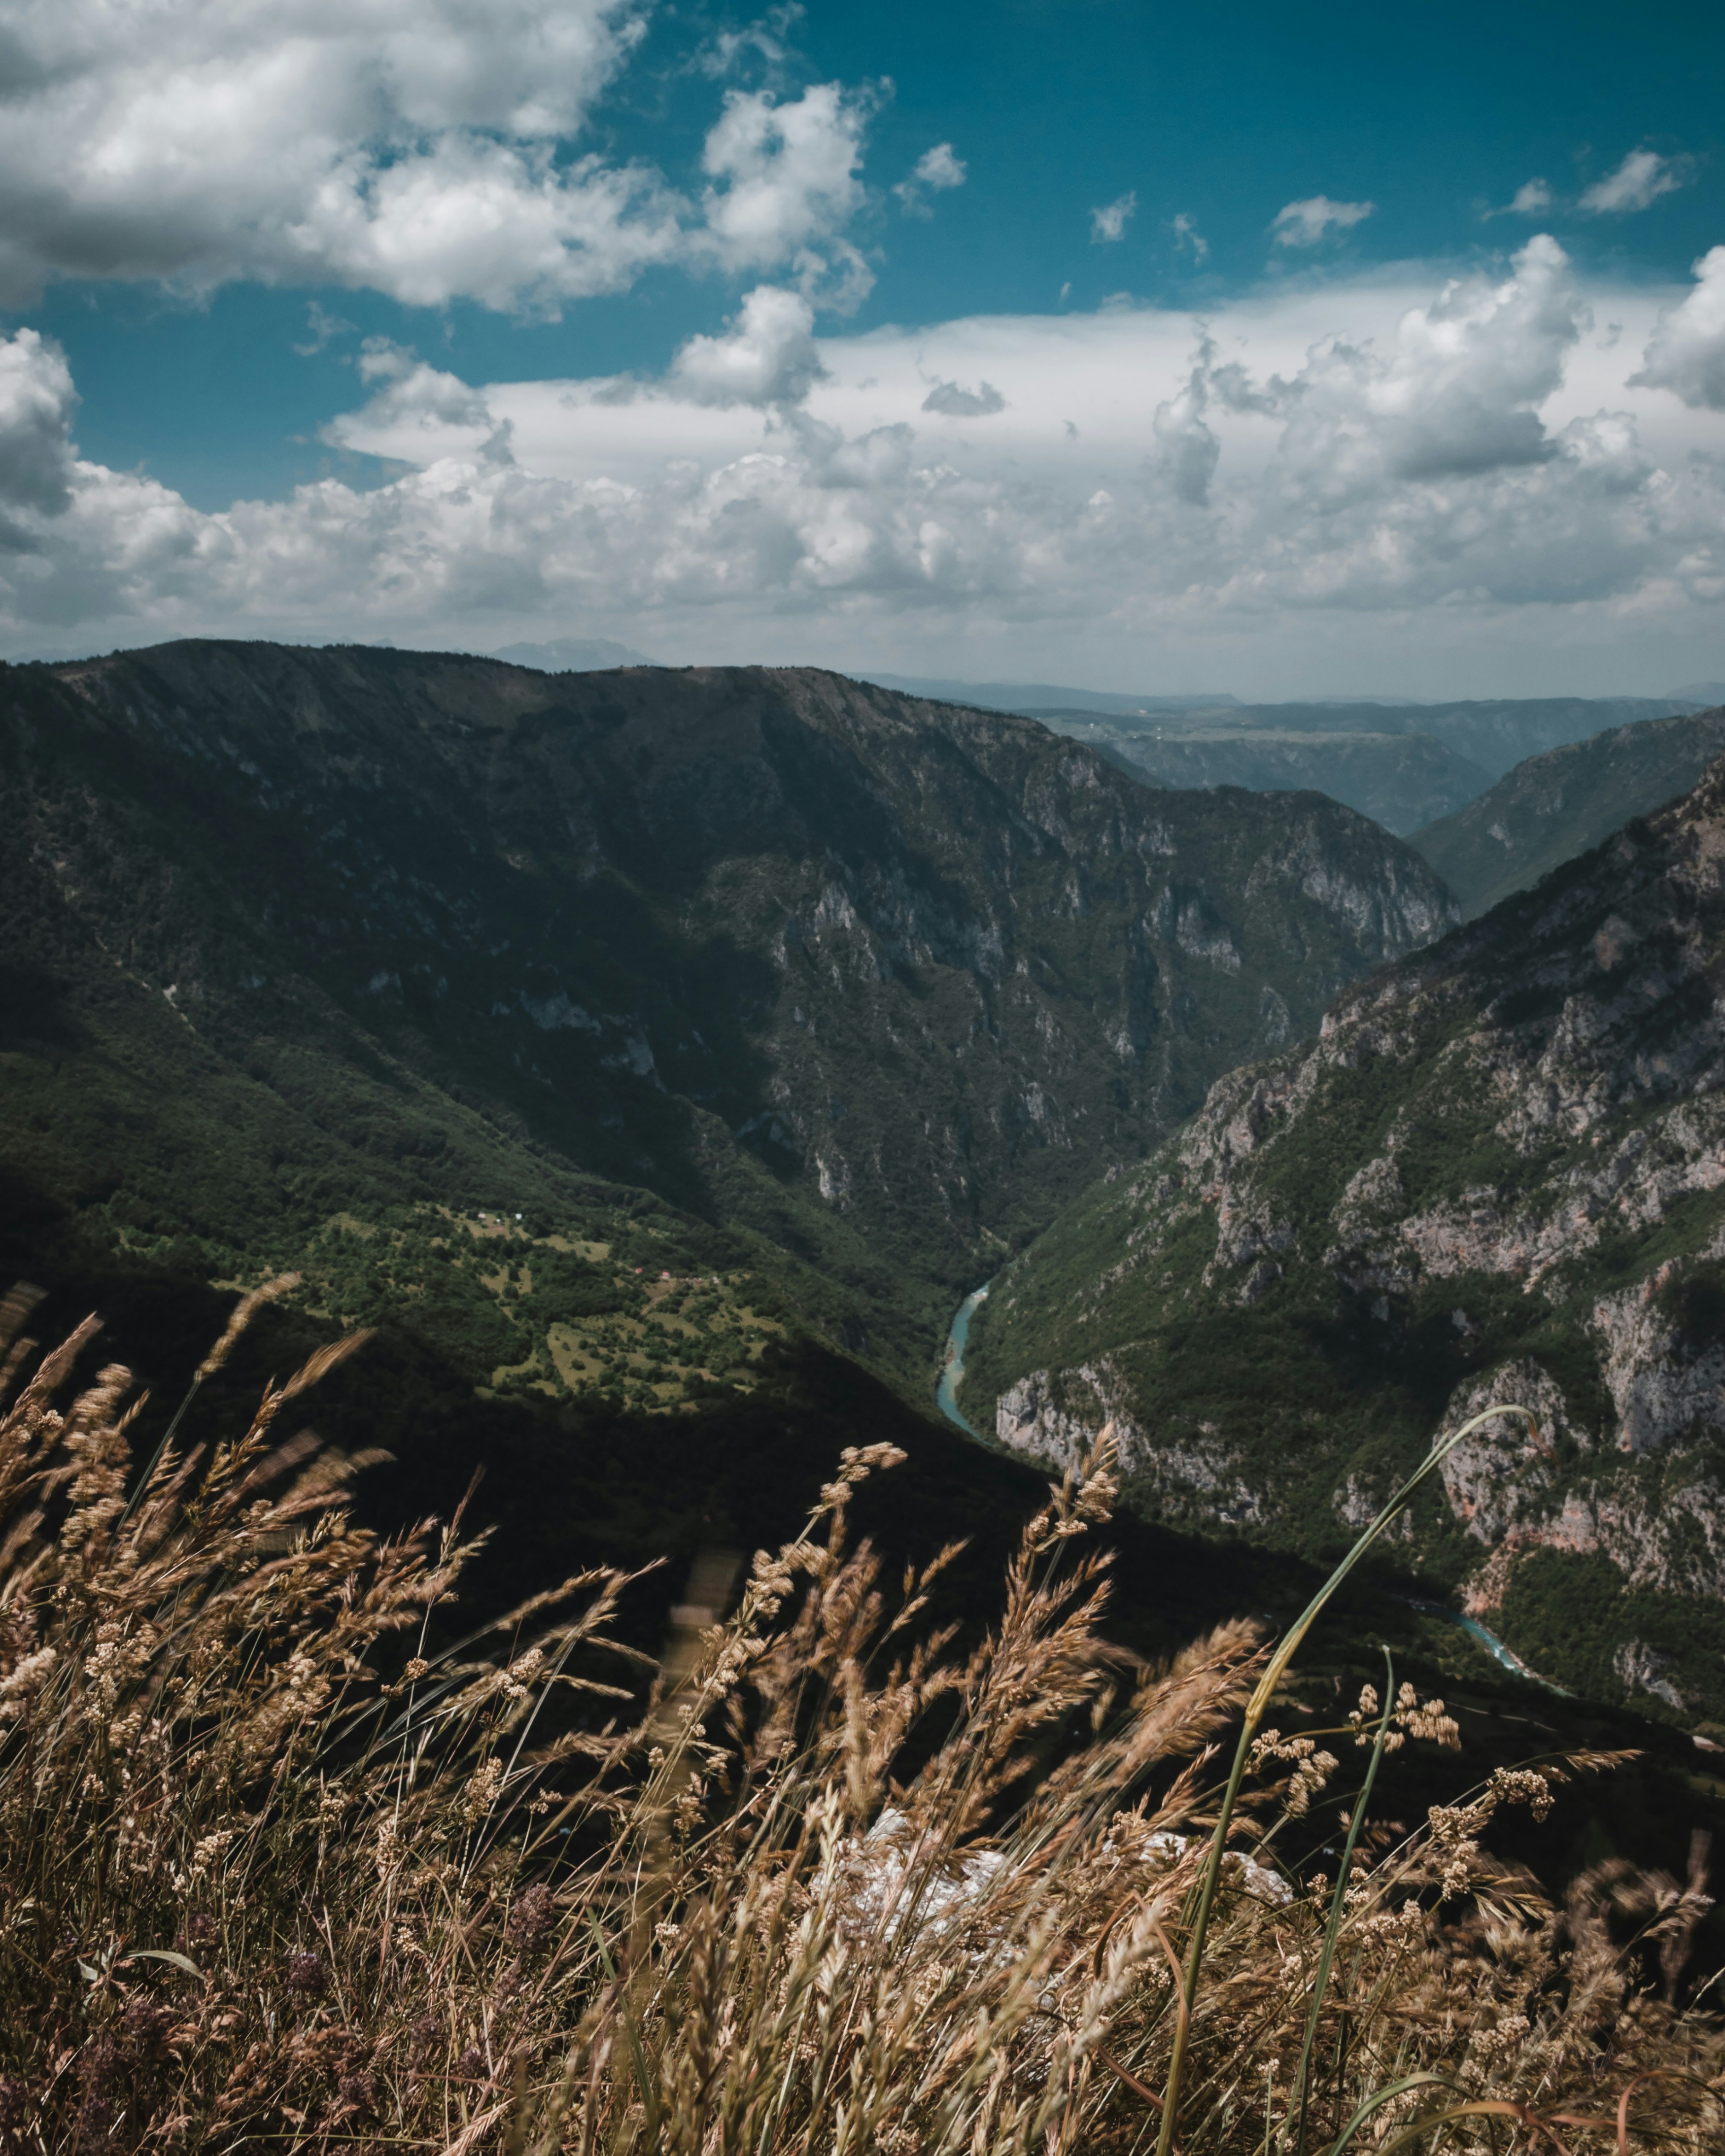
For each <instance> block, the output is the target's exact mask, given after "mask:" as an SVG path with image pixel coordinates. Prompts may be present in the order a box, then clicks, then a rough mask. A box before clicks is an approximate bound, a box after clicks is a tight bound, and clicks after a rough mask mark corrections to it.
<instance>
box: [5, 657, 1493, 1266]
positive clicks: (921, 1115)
mask: <svg viewBox="0 0 1725 2156" xmlns="http://www.w3.org/2000/svg"><path fill="white" fill-rule="evenodd" d="M5 691H6V693H5V698H4V708H3V711H0V725H3V731H4V743H3V747H4V753H5V756H6V758H7V770H8V794H9V801H10V805H11V807H12V809H13V843H14V844H18V845H23V846H25V847H27V848H28V849H29V850H30V852H31V855H32V858H33V860H35V861H37V862H38V863H39V865H44V873H45V874H47V875H49V876H50V877H51V880H52V881H53V883H54V888H55V890H56V891H57V893H58V895H59V902H61V903H62V904H63V905H64V907H65V908H66V909H67V910H68V912H69V916H70V917H71V918H73V919H74V920H75V921H78V922H80V923H81V924H82V926H83V929H84V931H85V932H87V934H88V935H89V936H90V937H92V938H95V939H96V940H97V941H98V942H100V946H101V947H102V948H103V949H104V951H105V952H107V953H108V954H109V955H110V957H112V959H113V960H114V961H115V962H116V963H118V964H119V965H121V967H122V968H124V969H125V970H126V973H127V974H128V976H129V977H130V978H133V979H136V980H139V981H142V982H146V983H149V984H150V986H151V990H152V992H154V993H160V994H161V995H162V997H164V998H167V1001H168V1003H169V1004H171V1005H172V1009H174V1010H175V1011H176V1012H177V1014H178V1015H179V1017H180V1019H182V1021H183V1022H184V1024H185V1025H186V1026H187V1028H188V1029H191V1030H192V1032H193V1033H194V1034H196V1035H197V1036H198V1038H199V1039H200V1040H202V1041H203V1042H204V1043H206V1044H207V1045H212V1046H213V1047H214V1048H216V1049H217V1050H219V1051H220V1052H221V1053H223V1054H229V1055H236V1056H244V1055H246V1054H247V1053H248V1052H249V1044H253V1043H255V1042H256V1041H257V1040H258V1039H259V1038H261V1037H264V1036H270V1037H274V1038H277V1039H280V1038H283V1037H285V1036H292V1035H294V1034H295V1029H301V1030H303V1029H305V1028H306V1027H308V1026H311V1025H320V1026H324V1027H325V1028H326V1030H327V1029H328V1028H329V1027H331V1026H338V1027H339V1028H343V1029H346V1031H345V1032H344V1034H343V1038H344V1039H348V1040H349V1041H350V1043H351V1044H353V1045H352V1053H353V1054H354V1055H364V1054H366V1053H369V1052H371V1051H370V1050H367V1048H366V1047H365V1045H364V1044H365V1043H366V1042H369V1043H371V1044H372V1046H373V1047H377V1048H381V1049H382V1050H385V1051H387V1053H388V1055H391V1056H393V1057H396V1058H398V1059H400V1060H401V1061H402V1063H403V1065H404V1066H405V1067H407V1068H409V1069H411V1070H413V1072H415V1073H416V1074H417V1075H418V1076H419V1077H421V1078H423V1079H425V1080H427V1081H431V1082H434V1083H435V1084H436V1085H438V1086H442V1087H444V1089H446V1090H448V1091H452V1092H454V1094H455V1095H456V1096H458V1097H460V1098H463V1099H468V1100H471V1101H476V1102H479V1103H480V1104H481V1105H482V1106H485V1109H486V1111H487V1112H488V1113H494V1114H495V1115H497V1116H502V1117H504V1118H506V1119H511V1120H512V1125H513V1127H516V1128H518V1129H520V1130H521V1131H523V1132H526V1134H527V1135H529V1136H530V1137H531V1139H532V1140H533V1141H534V1142H537V1143H541V1144H542V1145H545V1146H547V1147H552V1148H554V1149H555V1151H556V1152H557V1155H558V1157H559V1158H562V1159H564V1160H567V1161H571V1162H573V1163H577V1164H578V1165H579V1166H580V1167H582V1168H584V1169H587V1170H589V1171H593V1172H596V1173H602V1174H605V1175H608V1176H610V1177H612V1178H615V1179H616V1180H617V1181H619V1182H620V1183H634V1184H637V1185H644V1186H646V1187H648V1188H651V1189H654V1190H656V1191H658V1192H660V1193H661V1194H663V1195H665V1196H667V1197H669V1198H670V1199H673V1200H675V1202H676V1203H678V1204H682V1205H685V1206H687V1207H689V1208H690V1209H692V1210H694V1211H696V1212H699V1213H701V1214H705V1215H706V1216H707V1217H709V1218H720V1219H727V1220H730V1221H732V1222H736V1223H742V1224H747V1225H750V1226H752V1227H755V1228H757V1229H761V1230H762V1232H764V1233H767V1234H768V1235H773V1237H774V1238H775V1239H777V1240H780V1241H782V1242H783V1243H785V1244H787V1245H788V1246H790V1247H793V1248H796V1249H798V1250H802V1251H803V1253H804V1254H805V1255H812V1256H814V1257H815V1258H817V1259H818V1260H819V1261H820V1262H821V1263H823V1264H824V1265H827V1266H828V1267H829V1269H830V1270H835V1271H837V1272H838V1273H839V1274H840V1275H841V1276H842V1275H843V1274H844V1273H845V1269H846V1268H847V1267H850V1268H855V1269H860V1268H862V1267H863V1266H864V1265H866V1264H872V1265H875V1266H876V1267H877V1268H879V1267H883V1266H884V1267H885V1269H886V1270H888V1271H889V1272H891V1271H896V1272H898V1273H899V1274H900V1275H901V1276H902V1278H904V1279H905V1280H907V1281H922V1282H924V1283H926V1284H927V1290H926V1291H927V1294H928V1296H930V1298H931V1299H937V1298H938V1296H940V1295H941V1294H943V1293H944V1290H945V1283H946V1282H947V1281H950V1280H953V1279H961V1278H963V1277H965V1276H967V1275H968V1274H970V1273H972V1272H973V1270H975V1268H976V1267H977V1266H978V1265H984V1266H987V1265H993V1263H994V1262H996V1257H995V1255H994V1254H995V1253H998V1252H999V1250H1002V1249H1003V1248H1004V1246H1005V1245H1007V1244H1008V1243H1009V1242H1010V1241H1011V1240H1013V1239H1014V1238H1020V1237H1022V1236H1023V1235H1024V1234H1025V1233H1027V1232H1028V1231H1029V1229H1032V1228H1034V1226H1036V1225H1040V1223H1041V1221H1042V1220H1043V1219H1046V1218H1047V1217H1048V1214H1050V1211H1051V1210H1052V1209H1054V1207H1055V1205H1056V1204H1058V1203H1059V1202H1060V1200H1061V1199H1063V1198H1064V1197H1065V1196H1066V1195H1069V1194H1070V1193H1073V1192H1076V1190H1077V1189H1079V1188H1081V1187H1082V1186H1083V1184H1084V1183H1086V1181H1087V1180H1088V1179H1089V1178H1091V1176H1093V1175H1094V1174H1095V1173H1096V1171H1097V1169H1098V1168H1100V1167H1101V1165H1102V1164H1103V1163H1104V1162H1106V1160H1107V1159H1109V1158H1113V1157H1116V1156H1117V1155H1118V1154H1119V1153H1121V1152H1130V1151H1132V1150H1135V1149H1141V1148H1142V1147H1143V1146H1144V1145H1146V1144H1147V1143H1151V1142H1155V1140H1156V1139H1157V1138H1158V1137H1159V1136H1160V1135H1161V1134H1162V1133H1163V1132H1164V1131H1165V1130H1166V1129H1168V1128H1169V1127H1172V1126H1173V1124H1174V1123H1176V1122H1178V1119H1179V1118H1180V1117H1181V1116H1183V1115H1184V1114H1186V1113H1188V1112H1189V1111H1190V1110H1191V1109H1192V1108H1193V1107H1194V1106H1195V1105H1196V1104H1197V1102H1198V1101H1199V1100H1200V1099H1201V1098H1202V1096H1203V1093H1204V1089H1205V1087H1206V1086H1208V1085H1209V1083H1210V1082H1211V1081H1212V1080H1213V1079H1214V1077H1215V1076H1216V1075H1217V1074H1218V1073H1219V1071H1220V1070H1223V1069H1224V1068H1226V1067H1227V1066H1228V1065H1230V1063H1232V1062H1235V1061H1238V1060H1240V1058H1241V1057H1242V1056H1245V1055H1252V1054H1255V1053H1261V1052H1263V1051H1264V1050H1266V1049H1268V1048H1272V1047H1274V1046H1276V1045H1279V1044H1280V1043H1281V1041H1282V1040H1284V1039H1291V1038H1292V1037H1294V1036H1295V1035H1296V1034H1299V1033H1300V1032H1301V1031H1302V1030H1304V1029H1307V1027H1308V1026H1309V1025H1310V1024H1312V1022H1313V1020H1314V1019H1315V1017H1316V1014H1317V1011H1318V1010H1319V1009H1321V1008H1322V1004H1324V1002H1325V1001H1326V1000H1327V998H1329V997H1330V996H1331V995H1332V994H1333V993H1335V991H1336V990H1337V988H1339V987H1341V986H1342V985H1343V983H1346V982H1347V981H1348V980H1350V979H1353V978H1356V977H1357V976H1358V974H1359V973H1362V972H1363V971H1365V970H1367V969H1368V968H1371V967H1372V966H1373V965H1375V964H1377V963H1378V962H1381V961H1382V959H1383V958H1384V957H1386V956H1390V955H1394V954H1395V953H1397V952H1404V951H1406V950H1408V949H1409V948H1412V947H1415V946H1417V945H1419V944H1420V943H1423V942H1426V941H1428V940H1430V937H1432V936H1433V935H1434V934H1435V933H1437V932H1440V931H1441V930H1442V928H1443V927H1445V926H1446V925H1447V923H1448V921H1450V918H1452V917H1453V907H1452V905H1451V902H1450V900H1449V898H1448V896H1447V893H1446V892H1445V891H1444V889H1443V887H1442V886H1441V885H1440V883H1439V882H1438V880H1436V879H1435V877H1434V876H1433V875H1432V874H1431V872H1430V870H1428V869H1427V868H1426V866H1425V864H1424V863H1423V862H1422V861H1420V859H1419V857H1418V856H1417V855H1414V854H1413V853H1412V852H1411V851H1410V850H1409V849H1407V848H1406V847H1404V846H1402V845H1400V844H1398V843H1397V842H1395V841H1394V840H1393V839H1389V838H1388V837H1387V836H1386V834H1384V833H1382V832H1380V831H1378V830H1376V829H1373V827H1372V826H1371V825H1369V824H1367V823H1365V822H1364V821H1363V819H1360V818H1358V816H1355V815H1353V814H1350V813H1349V812H1348V811H1347V810H1345V809H1343V808H1338V807H1337V806H1336V805H1335V804H1334V803H1330V802H1327V801H1325V800H1322V799H1321V798H1317V797H1312V796H1303V797H1293V798H1255V797H1250V796H1246V795H1214V796H1213V795H1203V796H1197V795H1179V794H1158V793H1151V792H1147V791H1146V790H1145V789H1144V788H1142V787H1140V786H1137V785H1135V784H1134V783H1131V782H1130V781H1128V780H1127V779H1126V778H1124V777H1122V775H1121V774H1120V773H1118V772H1117V771H1115V770H1113V769H1111V767H1109V766H1108V765H1107V764H1106V762H1103V761H1102V760H1101V758H1100V757H1097V756H1096V755H1095V754H1094V753H1093V752H1091V751H1090V750H1088V749H1086V748H1084V747H1081V746H1079V745H1077V744H1076V743H1073V742H1066V741H1063V740H1061V739H1060V738H1059V737H1056V736H1054V735H1052V734H1050V733H1049V732H1048V731H1045V729H1044V728H1042V727H1040V726H1037V725H1035V724H1034V723H1033V722H1030V721H1025V720H1023V719H1018V718H1014V717H1010V716H1003V715H999V714H991V713H981V712H974V711H959V710H955V709H953V708H952V707H948V706H939V705H933V704H927V703H919V702H917V701H914V700H911V699H906V698H903V697H899V696H893V695H892V694H891V693H890V692H888V691H886V690H879V689H873V688H865V687H863V686H861V685H858V684H856V683H854V682H850V681H847V680H842V679H841V678H839V677H838V676H835V675H824V674H819V673H815V672H813V671H808V670H767V669H706V670H702V669H696V670H688V671H684V672H674V671H670V670H661V669H654V668H633V669H625V670H619V671H614V672H611V673H608V674H601V675H594V674H579V675H555V676H547V675H542V674H538V673H535V672H530V671H527V670H523V669H520V668H516V667H511V666H508V665H501V664H498V663H496V662H493V661H485V660H469V659H462V658H455V657H439V656H436V655H431V654H414V653H392V652H378V651H360V650H327V651H322V652H312V651H304V650H289V649H281V648H279V647H273V646H269V645H257V644H198V643H187V644H174V645H168V646H164V647H162V648H160V649H156V650H152V651H148V652H141V653H134V654H121V655H119V656H116V657H115V658H111V659H107V660H95V661H91V662H89V663H87V664H83V665H68V666H62V667H58V668H54V669H51V670H49V669H41V668H33V669H23V670H13V672H12V673H11V674H10V675H8V677H7V679H6V682H5ZM18 955H22V956H23V957H28V953H23V954H18ZM344 1052H346V1051H344Z"/></svg>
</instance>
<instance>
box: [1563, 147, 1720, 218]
mask: <svg viewBox="0 0 1725 2156" xmlns="http://www.w3.org/2000/svg"><path fill="white" fill-rule="evenodd" d="M1693 169H1694V168H1693V166H1692V162H1691V160H1690V159H1688V158H1687V157H1660V156H1658V155H1657V154H1656V152H1655V151H1651V150H1631V151H1630V153H1629V155H1628V157H1625V159H1624V161H1623V162H1622V163H1621V164H1620V166H1619V167H1617V170H1616V171H1615V172H1608V173H1607V174H1606V176H1605V177H1604V179H1603V180H1595V181H1594V184H1593V185H1592V186H1591V187H1589V188H1588V189H1587V191H1586V192H1585V193H1584V195H1583V196H1582V198H1581V207H1582V208H1584V209H1585V210H1591V211H1592V212H1593V213H1594V215H1595V216H1609V215H1617V216H1625V215H1628V214H1630V213H1632V212H1634V211H1635V210H1641V209H1647V208H1651V205H1652V204H1653V203H1656V202H1657V201H1658V200H1659V198H1660V197H1661V195H1671V194H1675V193H1676V191H1677V189H1678V188H1679V187H1683V186H1686V184H1687V182H1688V181H1689V180H1690V178H1691V177H1692V173H1693Z"/></svg>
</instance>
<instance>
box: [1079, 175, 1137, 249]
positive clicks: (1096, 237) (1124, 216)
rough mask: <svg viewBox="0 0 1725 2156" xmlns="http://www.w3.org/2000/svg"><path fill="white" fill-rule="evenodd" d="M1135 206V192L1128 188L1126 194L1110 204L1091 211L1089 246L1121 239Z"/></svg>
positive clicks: (1104, 204)
mask: <svg viewBox="0 0 1725 2156" xmlns="http://www.w3.org/2000/svg"><path fill="white" fill-rule="evenodd" d="M1137 206H1138V198H1137V194H1136V193H1134V192H1133V191H1132V189H1131V188H1128V189H1127V192H1126V193H1124V194H1123V195H1119V196H1117V197H1116V198H1115V199H1114V200H1113V201H1112V202H1111V203H1103V204H1102V206H1101V208H1100V209H1093V210H1092V211H1091V213H1090V239H1091V246H1092V247H1095V246H1098V245H1106V244H1107V242H1109V241H1110V240H1114V239H1122V238H1123V237H1124V236H1125V233H1126V228H1127V223H1128V222H1129V221H1130V219H1131V218H1132V213H1133V212H1134V211H1135V210H1136V209H1137Z"/></svg>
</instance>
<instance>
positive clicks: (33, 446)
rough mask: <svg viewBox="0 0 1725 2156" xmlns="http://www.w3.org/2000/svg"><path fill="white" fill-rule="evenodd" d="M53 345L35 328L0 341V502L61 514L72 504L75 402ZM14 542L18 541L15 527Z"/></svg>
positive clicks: (63, 364) (40, 513) (67, 372)
mask: <svg viewBox="0 0 1725 2156" xmlns="http://www.w3.org/2000/svg"><path fill="white" fill-rule="evenodd" d="M77 401H78V400H77V396H76V393H74V390H73V388H72V375H71V370H70V369H69V367H67V365H66V360H65V355H64V352H61V351H60V349H59V346H57V345H52V344H49V343H48V342H46V341H45V340H44V339H43V338H42V337H41V336H39V335H38V334H37V332H36V331H34V330H20V331H18V335H17V336H14V337H10V338H8V339H5V340H4V341H0V506H3V508H5V509H21V510H33V511H35V512H36V513H37V515H38V516H44V517H55V516H63V515H64V513H65V511H67V510H68V509H69V507H70V506H71V502H72V486H71V481H72V455H71V443H70V426H71V418H72V413H73V409H74V406H75V405H76V403H77ZM13 539H14V542H15V543H18V544H20V545H22V544H24V543H26V542H23V541H22V540H20V539H18V535H17V531H16V527H15V526H14V527H13Z"/></svg>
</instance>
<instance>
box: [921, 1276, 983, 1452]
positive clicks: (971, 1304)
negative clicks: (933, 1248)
mask: <svg viewBox="0 0 1725 2156" xmlns="http://www.w3.org/2000/svg"><path fill="white" fill-rule="evenodd" d="M987 1299H988V1282H987V1281H983V1285H982V1286H980V1287H978V1288H973V1290H972V1291H971V1292H970V1293H969V1294H968V1296H965V1298H964V1300H963V1302H961V1303H960V1304H959V1306H958V1307H957V1311H956V1312H954V1314H953V1318H952V1325H951V1326H950V1327H949V1328H948V1329H947V1355H946V1360H945V1362H944V1363H942V1365H941V1375H940V1383H938V1384H937V1386H936V1387H935V1389H934V1399H935V1405H936V1406H937V1408H938V1409H940V1411H941V1413H942V1414H943V1415H944V1416H945V1417H946V1419H947V1421H948V1422H950V1423H953V1424H956V1425H957V1427H958V1429H960V1430H963V1432H964V1434H965V1435H966V1436H967V1437H974V1438H978V1439H980V1437H981V1436H982V1432H981V1431H980V1430H973V1428H972V1427H971V1425H970V1424H968V1422H967V1421H966V1420H965V1419H964V1417H963V1414H961V1413H960V1411H959V1407H958V1388H959V1386H960V1385H962V1384H963V1382H964V1343H965V1342H966V1341H967V1340H968V1339H969V1337H970V1321H971V1319H972V1318H973V1317H975V1316H976V1313H977V1308H978V1305H979V1304H981V1303H983V1302H984V1301H987Z"/></svg>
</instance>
